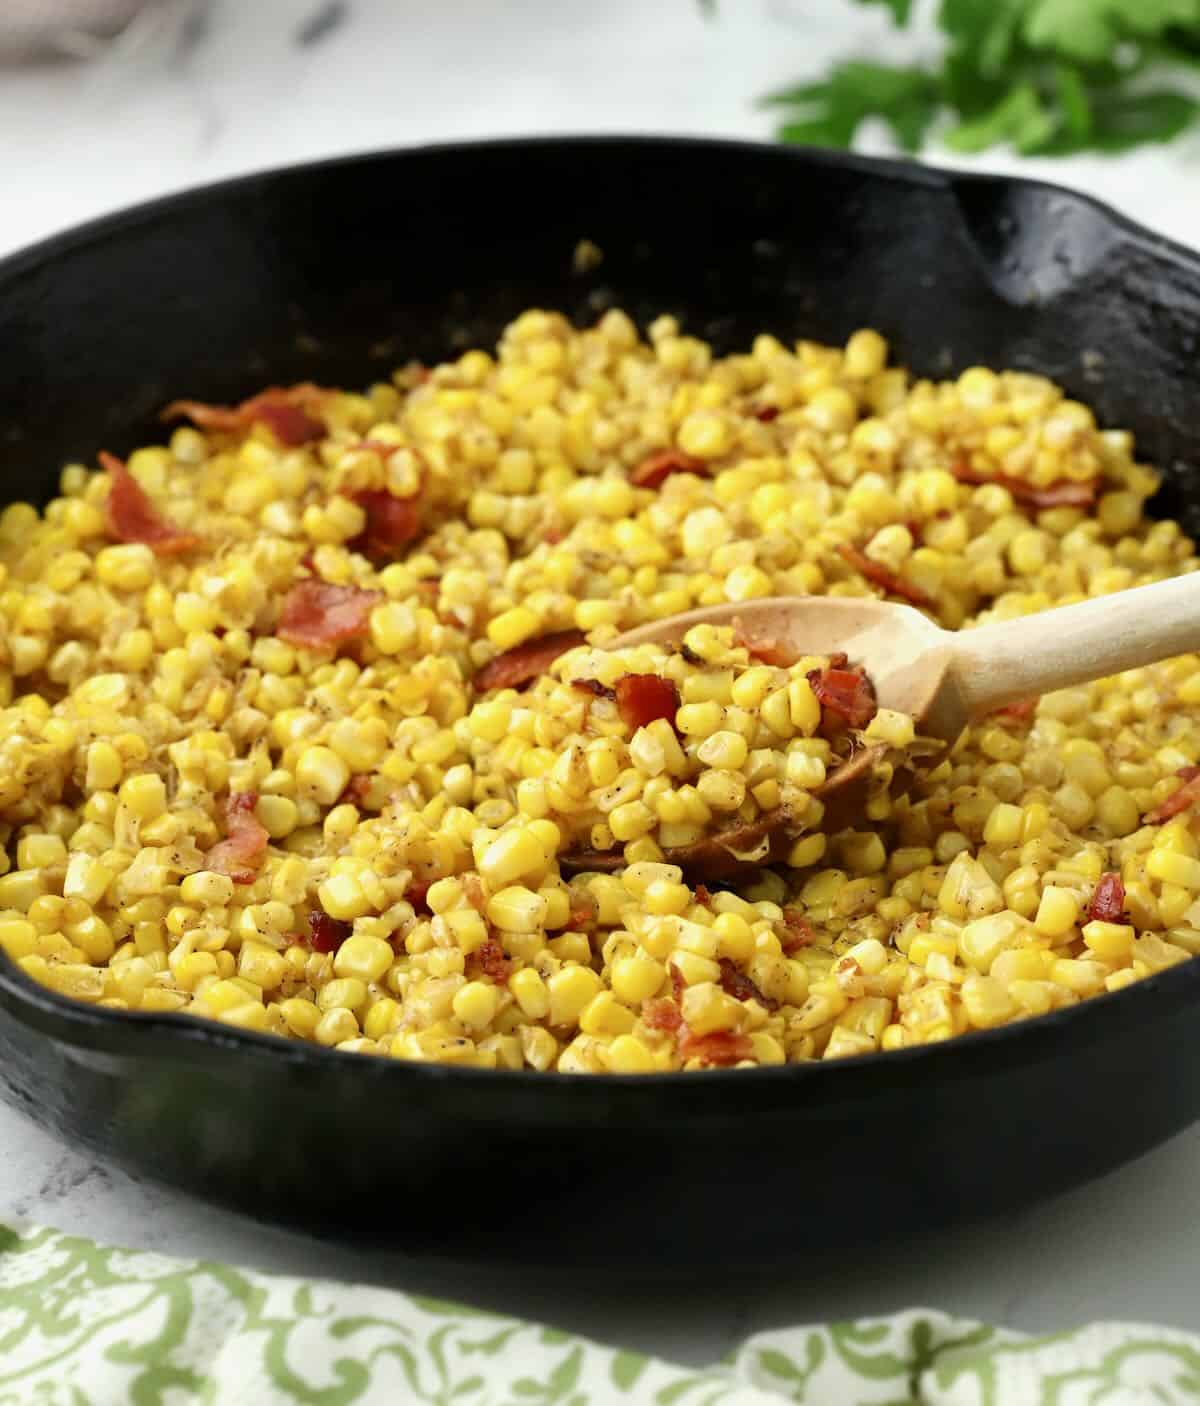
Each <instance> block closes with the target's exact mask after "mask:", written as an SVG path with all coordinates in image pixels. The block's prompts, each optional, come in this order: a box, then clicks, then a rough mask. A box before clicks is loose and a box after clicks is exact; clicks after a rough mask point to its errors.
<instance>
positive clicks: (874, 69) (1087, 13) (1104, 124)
mask: <svg viewBox="0 0 1200 1406" xmlns="http://www.w3.org/2000/svg"><path fill="white" fill-rule="evenodd" d="M710 2H711V0H710ZM857 3H859V4H864V5H870V4H874V5H883V6H885V7H886V8H887V9H888V10H890V11H891V15H892V18H893V20H894V21H895V23H896V24H897V25H898V26H901V27H907V26H909V25H910V24H911V23H912V21H913V0H857ZM937 23H938V26H939V27H940V29H941V31H942V33H943V34H944V36H945V46H944V49H943V53H942V55H941V59H940V61H939V62H938V63H936V64H932V65H924V64H911V65H893V64H886V63H876V62H870V61H867V60H860V59H850V60H846V61H844V62H842V63H839V64H837V65H835V67H834V68H833V69H832V70H831V71H830V72H829V73H828V74H827V75H826V76H825V77H824V78H822V79H819V80H818V81H816V82H810V83H801V84H799V85H798V86H795V87H789V88H785V89H783V90H782V91H781V92H777V93H772V94H770V95H769V96H768V97H766V98H765V99H763V102H764V104H765V105H767V106H769V107H771V108H774V109H777V110H778V112H779V114H780V122H779V126H778V135H779V137H780V138H781V139H782V140H783V141H786V142H796V143H803V144H815V145H824V146H843V147H845V146H850V145H851V144H852V142H853V141H854V137H855V134H856V132H857V131H858V128H859V126H860V125H861V123H862V122H863V121H864V120H866V119H867V118H871V117H875V118H882V119H883V121H884V122H886V123H887V124H888V126H889V127H890V128H891V130H892V132H893V133H894V135H895V138H896V141H897V142H898V143H899V144H900V145H901V146H902V147H903V148H904V149H905V150H907V151H917V150H918V149H920V148H921V147H922V146H924V145H925V143H926V142H927V141H928V140H929V138H930V137H931V135H933V133H934V132H935V131H936V132H937V134H938V135H939V137H940V138H941V140H942V141H944V142H945V144H946V145H947V146H948V147H950V148H951V149H953V150H956V151H960V152H974V151H982V150H983V149H984V148H986V147H991V146H996V145H998V144H1008V145H1011V146H1013V147H1015V148H1016V150H1017V151H1019V152H1021V153H1022V154H1024V155H1027V156H1050V155H1053V156H1062V155H1068V154H1070V153H1072V152H1078V151H1088V150H1091V151H1103V152H1117V151H1125V150H1128V149H1129V148H1131V147H1135V146H1140V145H1142V144H1143V143H1146V142H1166V141H1170V140H1171V139H1172V138H1174V137H1176V136H1178V135H1179V133H1180V132H1182V131H1183V130H1184V129H1185V128H1187V127H1189V126H1190V125H1191V124H1192V123H1193V122H1195V121H1196V120H1197V118H1198V117H1200V101H1198V100H1197V99H1196V98H1195V97H1194V96H1193V95H1192V94H1191V93H1189V92H1188V91H1187V90H1186V88H1180V87H1179V86H1176V85H1175V84H1173V83H1167V84H1164V82H1163V79H1164V77H1166V78H1169V77H1171V76H1172V70H1174V71H1175V72H1178V71H1179V70H1180V68H1181V66H1185V65H1186V66H1191V67H1192V68H1194V69H1195V70H1196V71H1197V72H1200V0H940V3H939V5H938V9H937Z"/></svg>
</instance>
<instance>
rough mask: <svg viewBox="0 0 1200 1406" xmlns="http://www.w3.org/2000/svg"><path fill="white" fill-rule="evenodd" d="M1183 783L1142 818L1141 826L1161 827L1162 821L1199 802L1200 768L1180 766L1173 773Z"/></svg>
mask: <svg viewBox="0 0 1200 1406" xmlns="http://www.w3.org/2000/svg"><path fill="white" fill-rule="evenodd" d="M1175 775H1176V776H1178V777H1180V779H1181V780H1182V781H1183V785H1182V786H1181V787H1180V788H1179V790H1178V791H1174V792H1172V794H1171V795H1169V796H1168V797H1167V799H1166V800H1165V801H1163V802H1162V804H1161V805H1157V806H1155V808H1154V809H1153V810H1152V811H1149V812H1148V813H1147V814H1146V815H1143V816H1142V824H1143V825H1161V824H1162V823H1163V821H1164V820H1170V819H1171V817H1172V816H1174V815H1178V814H1179V813H1180V812H1181V811H1185V810H1187V809H1189V808H1190V807H1191V806H1193V805H1195V803H1196V802H1197V801H1200V766H1181V767H1180V768H1179V770H1178V771H1177V772H1176V773H1175Z"/></svg>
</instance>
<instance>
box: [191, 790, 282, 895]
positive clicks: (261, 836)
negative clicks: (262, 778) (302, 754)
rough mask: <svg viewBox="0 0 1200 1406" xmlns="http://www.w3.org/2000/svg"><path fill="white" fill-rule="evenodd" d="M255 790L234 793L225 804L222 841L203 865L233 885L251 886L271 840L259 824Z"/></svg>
mask: <svg viewBox="0 0 1200 1406" xmlns="http://www.w3.org/2000/svg"><path fill="white" fill-rule="evenodd" d="M257 804H258V793H257V792H256V791H235V792H234V793H233V794H232V795H231V796H230V797H229V798H228V799H227V800H226V802H225V838H224V839H223V840H220V841H218V842H217V843H216V844H215V845H213V847H212V849H210V850H209V852H208V855H207V858H206V860H205V863H206V864H207V865H208V867H209V868H210V869H211V870H212V871H213V872H214V873H216V874H224V875H225V877H226V878H228V879H232V880H233V882H234V883H235V884H252V883H253V882H254V880H255V879H256V878H258V870H259V867H260V866H261V864H262V862H263V856H264V855H265V854H266V852H267V841H268V840H269V839H270V838H271V837H270V835H268V834H267V832H266V830H265V829H264V828H263V827H262V825H260V824H259V820H258V816H256V815H255V814H254V807H255V806H256V805H257Z"/></svg>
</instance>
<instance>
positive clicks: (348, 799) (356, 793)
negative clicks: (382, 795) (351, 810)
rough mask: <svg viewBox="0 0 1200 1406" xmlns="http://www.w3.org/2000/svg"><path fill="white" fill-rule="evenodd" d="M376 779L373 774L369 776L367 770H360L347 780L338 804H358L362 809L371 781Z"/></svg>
mask: <svg viewBox="0 0 1200 1406" xmlns="http://www.w3.org/2000/svg"><path fill="white" fill-rule="evenodd" d="M374 780H375V778H374V777H373V776H368V775H367V773H366V772H365V771H360V772H358V773H357V775H355V776H352V777H351V778H350V780H349V781H347V782H346V785H345V788H344V789H343V791H342V794H341V795H340V796H339V797H338V805H352V806H358V807H359V809H360V810H361V809H362V803H363V801H364V800H365V799H366V796H367V792H368V791H369V790H370V789H371V783H372V782H373V781H374Z"/></svg>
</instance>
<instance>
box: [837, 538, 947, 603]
mask: <svg viewBox="0 0 1200 1406" xmlns="http://www.w3.org/2000/svg"><path fill="white" fill-rule="evenodd" d="M838 555H839V556H840V557H841V558H842V559H843V560H844V561H846V562H848V563H849V565H850V566H852V567H853V568H854V570H855V571H857V572H858V573H859V575H860V576H865V577H866V578H867V580H868V581H870V582H871V583H872V585H875V586H880V587H882V589H883V590H885V591H886V592H887V593H888V595H890V596H900V597H901V598H902V599H903V600H907V601H911V602H912V603H913V605H930V604H932V602H931V600H930V598H929V596H928V595H927V594H926V593H925V592H924V591H923V590H922V589H921V588H920V586H914V585H912V583H911V582H909V581H906V580H905V579H904V577H903V576H900V575H898V574H897V573H896V572H895V571H892V570H890V569H889V568H888V567H886V566H884V565H883V563H882V562H878V561H872V560H871V558H870V557H869V556H867V555H866V553H865V552H860V551H859V549H858V548H857V547H852V546H851V545H850V543H849V542H839V543H838Z"/></svg>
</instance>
